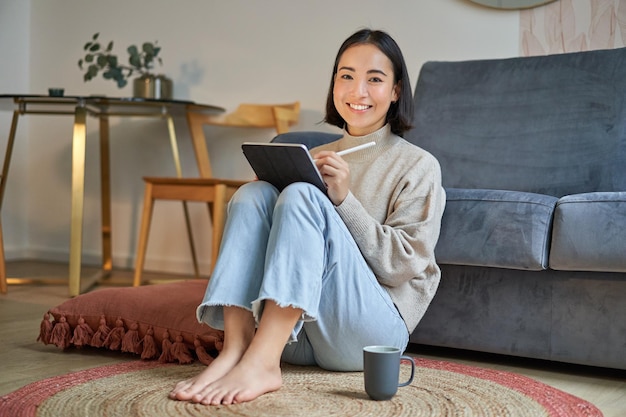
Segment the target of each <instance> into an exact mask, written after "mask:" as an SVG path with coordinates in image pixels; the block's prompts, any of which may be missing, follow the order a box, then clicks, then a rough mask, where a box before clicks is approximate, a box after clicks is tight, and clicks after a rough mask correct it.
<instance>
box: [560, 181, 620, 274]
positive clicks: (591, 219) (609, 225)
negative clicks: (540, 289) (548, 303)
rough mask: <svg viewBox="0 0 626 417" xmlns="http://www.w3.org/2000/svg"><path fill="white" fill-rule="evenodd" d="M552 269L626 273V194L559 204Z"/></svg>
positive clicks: (591, 195)
mask: <svg viewBox="0 0 626 417" xmlns="http://www.w3.org/2000/svg"><path fill="white" fill-rule="evenodd" d="M550 268H552V269H556V270H563V271H604V272H626V191H619V192H597V193H584V194H575V195H568V196H565V197H562V198H561V199H560V200H559V201H558V203H557V206H556V210H555V214H554V230H553V235H552V249H551V254H550Z"/></svg>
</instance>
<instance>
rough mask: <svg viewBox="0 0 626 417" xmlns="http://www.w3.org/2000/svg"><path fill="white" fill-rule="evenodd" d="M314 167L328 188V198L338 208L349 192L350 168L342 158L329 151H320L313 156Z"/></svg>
mask: <svg viewBox="0 0 626 417" xmlns="http://www.w3.org/2000/svg"><path fill="white" fill-rule="evenodd" d="M314 159H315V165H317V169H318V170H319V171H320V174H322V179H323V180H324V183H325V184H326V186H327V187H328V197H329V198H330V201H332V202H333V204H334V205H336V206H338V205H340V204H341V203H343V200H345V199H346V197H347V195H348V192H349V191H350V167H349V166H348V163H347V162H346V161H344V160H343V158H342V157H341V156H339V155H337V154H336V153H335V152H331V151H321V152H318V153H317V154H315V155H314Z"/></svg>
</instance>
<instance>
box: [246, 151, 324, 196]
mask: <svg viewBox="0 0 626 417" xmlns="http://www.w3.org/2000/svg"><path fill="white" fill-rule="evenodd" d="M241 149H242V150H243V154H244V155H245V157H246V159H247V160H248V162H249V163H250V166H251V167H252V169H253V170H254V172H255V174H256V176H257V178H258V179H260V180H262V181H267V182H269V183H270V184H272V185H273V186H274V187H276V188H278V190H279V191H282V190H283V188H285V187H286V186H288V185H289V184H292V183H294V182H308V183H310V184H313V185H315V186H316V187H317V188H319V189H320V191H322V192H323V193H324V194H326V192H327V190H326V185H325V184H324V181H323V180H322V176H321V175H320V172H319V171H318V170H317V167H316V166H315V162H313V158H312V157H311V154H310V153H309V150H308V149H307V147H306V146H305V145H303V144H301V143H259V142H245V143H244V144H243V145H242V146H241Z"/></svg>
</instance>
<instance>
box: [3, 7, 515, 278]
mask: <svg viewBox="0 0 626 417" xmlns="http://www.w3.org/2000/svg"><path fill="white" fill-rule="evenodd" d="M364 26H369V27H373V28H380V29H384V30H386V31H388V32H389V33H390V34H391V35H392V36H394V37H395V39H396V40H397V42H398V43H399V44H400V47H401V48H402V49H403V51H404V54H405V59H406V61H407V64H408V67H409V70H410V72H411V79H412V82H413V83H414V82H415V80H416V79H417V75H418V71H419V68H420V66H421V65H422V63H423V62H425V61H427V60H461V59H474V58H498V57H508V56H515V55H517V53H518V49H519V47H518V33H519V13H518V12H515V11H497V10H493V9H488V8H484V7H481V6H477V5H475V4H473V3H470V2H468V1H466V0H406V1H390V2H381V1H378V0H362V1H352V0H346V1H336V0H316V1H307V2H305V1H292V0H265V1H250V0H248V1H245V0H229V1H216V0H208V1H207V0H180V1H176V2H172V1H168V0H128V1H126V0H109V1H106V2H104V1H101V2H95V1H85V0H56V1H46V0H30V1H23V0H0V53H4V54H2V56H5V57H6V56H9V57H11V59H10V60H6V59H5V60H2V63H1V64H0V93H31V94H46V93H47V88H48V87H53V86H54V87H64V88H65V90H66V94H68V95H89V94H106V95H109V96H130V95H131V88H130V87H126V88H124V89H122V90H119V89H118V88H117V87H116V86H115V84H114V83H113V82H110V81H106V80H104V79H102V78H99V79H97V80H94V81H91V82H89V83H84V82H83V81H82V73H81V72H80V70H79V69H78V67H77V61H78V59H79V58H80V57H82V46H83V44H84V43H85V42H86V41H87V40H89V39H90V37H91V35H92V34H93V33H95V32H100V33H101V34H100V37H101V39H102V40H104V41H107V40H113V41H114V42H115V51H116V52H117V53H118V54H119V55H120V56H121V57H125V56H126V54H125V49H126V47H127V46H128V45H130V44H133V43H142V42H144V41H153V40H158V42H159V44H160V45H161V46H162V52H161V55H162V58H163V61H164V65H163V67H162V68H161V70H162V72H163V73H165V74H167V75H168V76H169V77H171V78H172V79H173V80H174V89H175V93H174V95H175V98H178V99H185V100H194V101H197V102H200V103H208V104H215V105H220V106H223V107H225V108H227V109H228V110H232V109H234V108H235V107H236V105H237V104H238V103H240V102H265V103H272V102H287V101H292V100H300V101H301V103H302V116H301V122H300V124H299V125H298V126H296V127H295V129H297V130H321V129H323V130H330V128H329V127H325V126H322V125H318V122H319V121H320V120H321V119H322V118H323V108H324V102H325V97H326V92H327V88H328V83H329V81H330V70H331V66H332V63H333V60H334V57H335V53H336V51H337V49H338V47H339V45H340V44H341V42H342V41H343V40H344V39H345V38H346V37H347V36H348V35H350V34H351V33H352V32H354V31H355V30H356V29H359V28H361V27H364ZM28 48H30V49H29V51H30V53H29V54H28V53H26V52H25V51H27V49H28ZM0 117H1V118H0V146H2V147H3V146H4V143H5V141H6V139H5V137H6V135H7V134H8V128H9V124H8V122H9V121H10V114H9V113H7V112H2V113H0ZM71 128H72V120H71V118H69V117H65V118H64V117H50V116H27V117H24V118H22V119H21V122H20V126H19V129H18V134H19V137H18V142H19V147H20V149H19V152H16V153H15V155H14V156H15V159H14V161H13V164H12V170H11V173H10V178H9V191H10V193H9V194H8V195H7V199H6V200H5V204H4V207H3V210H2V219H3V222H4V223H3V225H4V227H5V245H6V248H7V256H8V257H9V258H18V257H25V256H29V257H37V258H43V259H59V260H67V256H68V250H69V224H70V218H69V212H70V156H71ZM5 132H6V133H5ZM177 133H178V136H179V140H180V142H181V153H182V159H183V165H184V166H185V167H186V168H185V173H186V174H187V175H195V174H196V172H195V169H194V165H193V164H194V160H193V154H192V152H191V147H190V144H189V141H188V132H187V130H186V126H185V125H184V123H183V121H182V120H181V121H179V122H178V124H177ZM205 133H206V135H207V137H208V138H209V140H208V143H209V150H210V152H211V157H212V163H213V169H214V174H215V175H216V176H223V177H224V176H225V177H233V178H249V177H250V175H251V172H250V170H249V168H248V166H247V164H246V163H245V160H244V159H243V157H242V155H241V152H240V144H241V142H243V141H245V140H259V141H264V140H269V139H270V138H271V137H272V136H273V132H272V131H271V130H267V131H258V130H257V131H250V130H233V129H230V130H229V129H224V128H211V127H207V128H206V129H205ZM97 137H98V136H97V123H96V121H95V120H93V119H91V120H88V146H87V152H88V156H87V166H88V168H87V181H86V192H85V195H86V203H85V222H84V225H85V231H84V244H83V248H84V252H83V253H84V260H85V261H87V262H90V263H98V262H99V253H100V240H99V230H98V227H99V222H100V208H99V207H100V206H99V179H98V175H99V174H98V172H99V171H98V170H99V167H98V154H97ZM111 148H112V202H113V253H114V263H115V264H116V265H117V266H123V267H130V266H132V264H133V258H134V251H135V245H136V234H137V229H138V224H139V220H140V212H141V201H142V193H143V184H142V181H141V177H142V176H144V175H173V174H174V168H173V163H172V159H171V154H170V150H169V143H168V136H167V131H166V128H165V125H164V122H163V121H160V120H145V119H112V121H111ZM192 218H193V222H194V227H195V229H196V238H197V239H196V241H197V243H198V249H199V250H200V252H201V253H203V254H208V251H209V231H210V229H209V226H208V223H207V216H206V211H205V209H204V207H201V206H197V205H196V206H193V207H192ZM206 258H207V257H206V256H205V257H204V259H206ZM146 266H147V268H148V269H161V270H168V271H176V272H189V271H190V270H191V266H190V262H189V255H188V249H187V244H186V235H185V233H184V227H183V216H182V209H181V208H180V206H179V205H178V204H173V203H163V202H162V203H158V204H157V206H156V209H155V217H154V222H153V228H152V234H151V239H150V243H149V247H148V259H147V263H146ZM206 266H207V265H206V264H205V265H204V270H206Z"/></svg>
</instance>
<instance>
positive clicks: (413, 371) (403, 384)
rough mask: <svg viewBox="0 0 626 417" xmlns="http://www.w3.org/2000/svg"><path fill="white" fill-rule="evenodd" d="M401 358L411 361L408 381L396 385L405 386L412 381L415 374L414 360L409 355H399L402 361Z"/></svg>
mask: <svg viewBox="0 0 626 417" xmlns="http://www.w3.org/2000/svg"><path fill="white" fill-rule="evenodd" d="M402 359H406V360H408V361H409V362H410V363H411V376H410V377H409V380H408V381H406V382H403V383H401V384H398V387H406V386H407V385H409V384H410V383H411V382H413V376H414V375H415V362H414V361H413V358H412V357H410V356H400V361H402Z"/></svg>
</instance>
